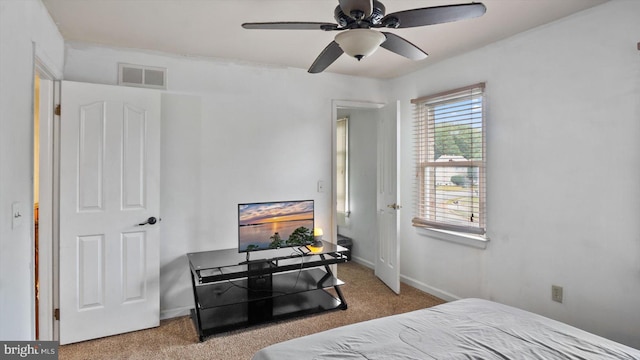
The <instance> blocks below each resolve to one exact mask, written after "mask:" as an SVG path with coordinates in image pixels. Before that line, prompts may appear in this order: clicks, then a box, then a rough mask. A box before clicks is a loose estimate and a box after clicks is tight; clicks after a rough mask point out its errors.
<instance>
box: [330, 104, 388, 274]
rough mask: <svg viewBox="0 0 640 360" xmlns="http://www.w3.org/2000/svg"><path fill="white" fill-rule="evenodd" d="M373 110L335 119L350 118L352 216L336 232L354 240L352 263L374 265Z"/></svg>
mask: <svg viewBox="0 0 640 360" xmlns="http://www.w3.org/2000/svg"><path fill="white" fill-rule="evenodd" d="M379 112H380V111H379V110H376V109H356V108H351V109H349V108H346V109H339V110H338V118H341V117H345V116H348V117H349V204H350V209H351V215H350V216H349V217H348V218H347V219H346V225H345V226H340V227H339V228H338V232H339V233H340V234H342V235H344V236H348V237H350V238H352V239H353V250H352V251H353V252H352V256H353V258H354V260H356V261H358V262H361V263H364V264H366V265H368V266H370V267H373V266H375V249H376V242H377V229H378V228H377V226H376V225H375V224H376V221H377V220H376V214H377V204H376V179H377V175H376V174H377V172H376V171H377V170H376V169H377V159H376V155H377V151H378V150H377V149H378V147H377V139H378V135H377V124H378V117H379V115H378V113H379Z"/></svg>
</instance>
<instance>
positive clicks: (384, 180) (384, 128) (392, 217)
mask: <svg viewBox="0 0 640 360" xmlns="http://www.w3.org/2000/svg"><path fill="white" fill-rule="evenodd" d="M398 111H399V106H398V104H397V103H391V104H389V105H386V106H385V107H384V108H382V109H381V110H380V112H379V113H380V118H379V119H378V179H377V191H378V194H377V204H378V215H377V216H378V218H377V222H378V248H377V252H376V268H375V274H376V276H377V277H379V278H380V279H381V280H382V281H383V282H384V283H385V284H387V286H388V287H389V288H390V289H391V290H393V291H394V292H395V293H397V294H399V293H400V264H399V261H400V242H399V241H398V213H399V210H400V205H399V204H398V197H399V195H400V192H399V190H398V189H399V187H398V184H399V180H398V175H399V171H398V169H399V168H400V158H399V154H400V152H399V150H398V146H399V144H400V141H399V139H398V136H399V134H400V129H399V127H400V116H399V113H398Z"/></svg>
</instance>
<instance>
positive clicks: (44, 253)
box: [31, 48, 60, 341]
mask: <svg viewBox="0 0 640 360" xmlns="http://www.w3.org/2000/svg"><path fill="white" fill-rule="evenodd" d="M36 52H37V48H36V49H34V54H35V53H36ZM33 63H34V69H33V79H34V81H35V77H36V74H37V75H38V76H39V77H40V79H41V80H47V81H49V82H50V85H51V86H50V88H48V89H46V91H47V92H48V94H47V97H46V101H47V103H46V105H45V107H43V106H42V105H43V103H44V101H43V97H42V93H43V87H42V81H41V82H40V95H41V96H40V105H39V106H40V117H39V123H40V124H39V125H40V156H39V162H40V165H39V184H40V185H39V187H38V191H39V204H40V205H39V220H38V234H39V242H38V244H39V246H38V259H39V260H38V274H37V275H38V281H39V300H38V319H37V323H38V334H39V340H44V341H54V340H58V321H57V320H55V319H54V309H55V308H56V307H57V298H58V272H57V262H58V257H57V256H58V252H57V241H58V238H57V215H58V213H57V204H58V193H57V188H56V184H57V183H58V181H57V176H58V171H57V168H56V165H57V163H58V159H57V151H56V146H57V144H59V133H58V126H57V125H56V124H57V123H58V120H59V116H57V115H55V111H54V109H55V105H56V104H59V103H60V91H59V79H60V76H59V74H57V73H56V72H54V71H52V70H51V68H50V67H49V66H47V64H46V63H45V62H44V61H42V60H41V59H40V58H39V57H38V56H37V55H34V62H33ZM34 90H35V89H34ZM32 94H33V91H32ZM32 102H33V103H34V104H33V106H35V98H34V99H33V101H32ZM33 106H32V107H33ZM43 108H46V109H47V111H46V112H44V111H43ZM43 114H45V115H46V116H43ZM32 121H33V120H32ZM34 136H35V134H34V131H32V139H33V138H34ZM32 145H33V144H32ZM31 226H32V229H33V227H34V226H35V222H34V223H33V224H31ZM34 256H35V249H34ZM33 271H34V276H33V280H34V284H33V285H34V287H35V278H36V277H35V266H34V268H33ZM35 295H36V293H35V290H34V299H33V301H34V304H35V300H36V299H35ZM34 316H35V314H34ZM33 326H34V334H35V332H36V331H35V326H36V322H35V318H34V323H33Z"/></svg>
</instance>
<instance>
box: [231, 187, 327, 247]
mask: <svg viewBox="0 0 640 360" xmlns="http://www.w3.org/2000/svg"><path fill="white" fill-rule="evenodd" d="M313 217H314V210H313V200H295V201H272V202H261V203H248V204H238V252H251V251H258V250H267V249H278V248H283V247H292V246H304V245H308V244H311V243H313V227H314V221H313ZM247 255H248V254H247Z"/></svg>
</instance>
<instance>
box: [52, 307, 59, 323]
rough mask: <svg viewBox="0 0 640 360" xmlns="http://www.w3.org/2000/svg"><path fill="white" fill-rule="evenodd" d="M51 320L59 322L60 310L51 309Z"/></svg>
mask: <svg viewBox="0 0 640 360" xmlns="http://www.w3.org/2000/svg"><path fill="white" fill-rule="evenodd" d="M53 318H54V319H56V320H58V321H60V309H53Z"/></svg>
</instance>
